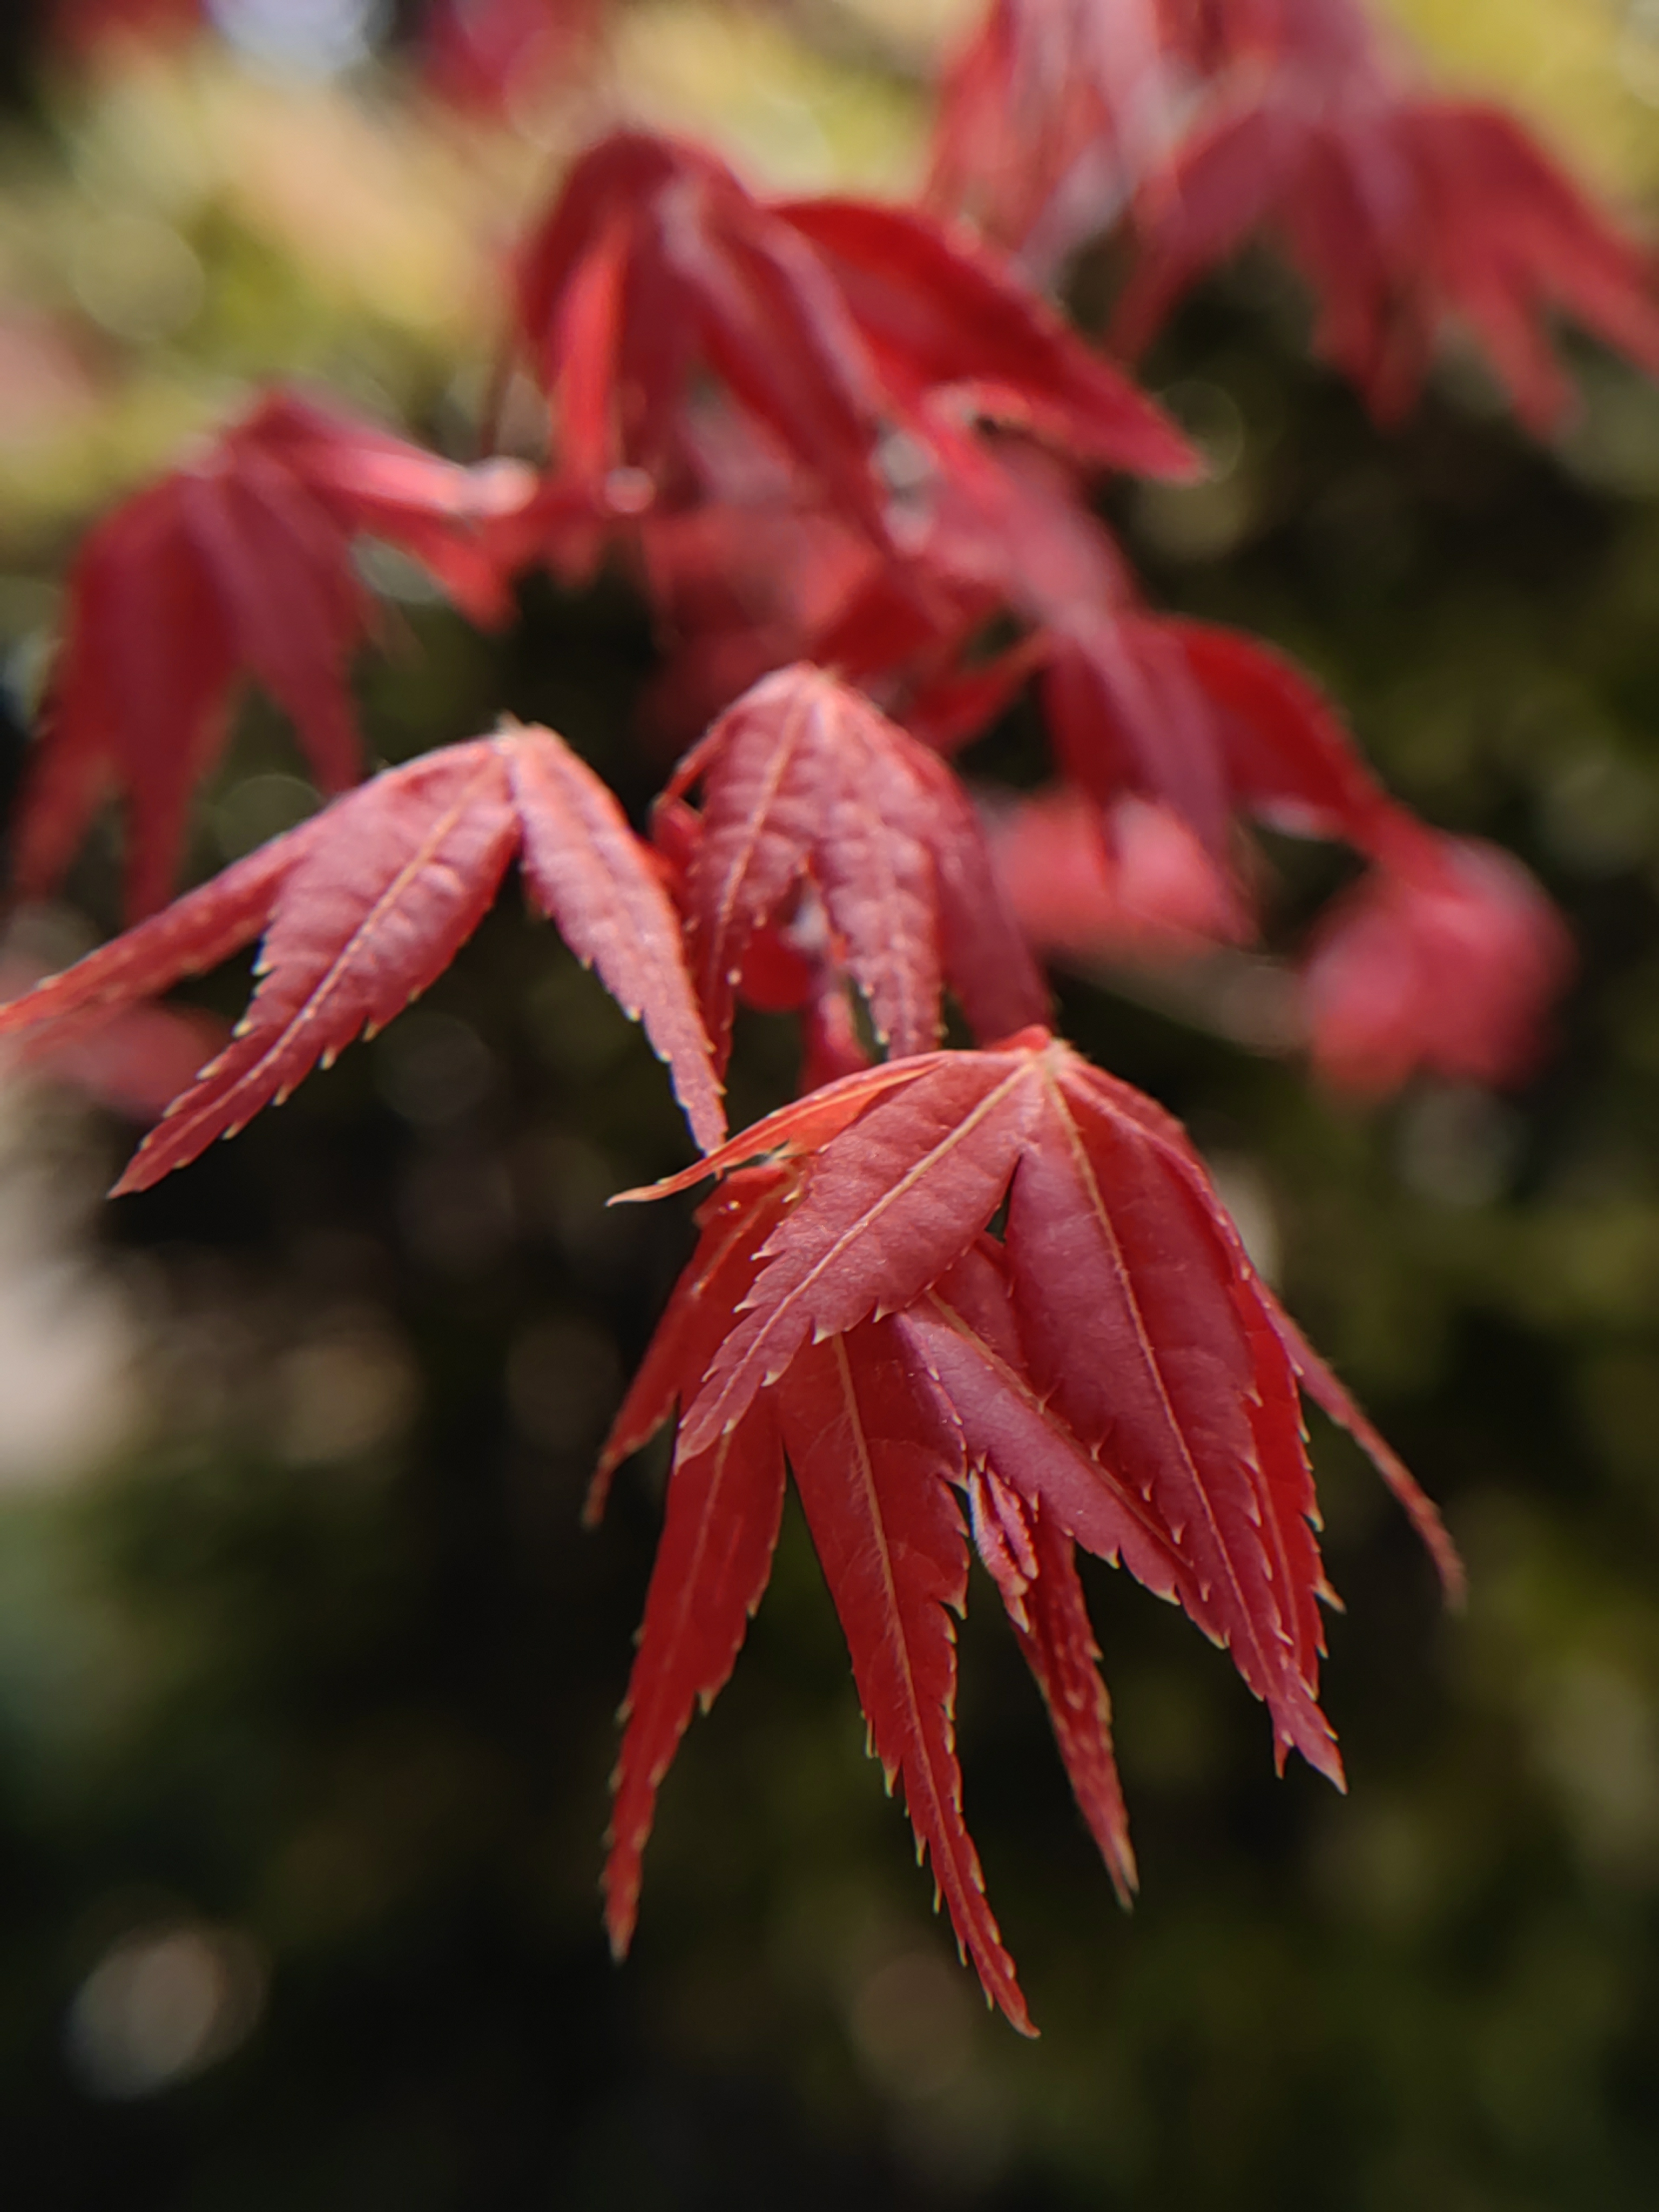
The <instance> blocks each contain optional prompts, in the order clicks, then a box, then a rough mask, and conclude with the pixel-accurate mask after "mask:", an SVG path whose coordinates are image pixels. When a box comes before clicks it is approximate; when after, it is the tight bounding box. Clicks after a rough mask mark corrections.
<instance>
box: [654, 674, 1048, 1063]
mask: <svg viewBox="0 0 1659 2212" xmlns="http://www.w3.org/2000/svg"><path fill="white" fill-rule="evenodd" d="M699 782H701V783H702V786H703V787H704V799H703V806H702V834H701V840H700V842H698V844H697V847H696V852H695V854H693V857H692V859H691V861H690V868H689V871H688V873H687V877H686V890H685V896H686V902H687V908H688V913H689V918H690V929H689V936H690V957H691V962H692V967H693V972H694V973H695V975H696V979H697V988H698V994H699V996H700V997H701V999H702V1006H703V1013H704V1018H705V1020H706V1021H707V1023H708V1030H709V1033H710V1035H711V1036H714V1037H715V1038H716V1039H717V1040H719V1041H720V1042H721V1043H722V1044H723V1042H724V1040H725V1038H726V1036H727V1034H728V1033H729V1030H730V1025H731V1018H732V992H733V988H734V986H735V985H736V984H737V982H738V977H739V975H740V974H741V971H742V968H743V963H744V955H745V953H746V951H747V950H748V948H749V945H750V943H751V941H752V940H753V939H754V937H755V935H756V933H757V932H758V931H759V930H760V929H762V928H763V927H764V925H765V924H766V923H768V922H769V921H773V920H774V919H775V918H776V917H777V915H779V913H780V911H781V909H782V908H784V907H785V904H786V902H787V899H788V898H789V896H791V895H792V894H793V893H794V892H795V891H796V890H798V887H799V885H800V884H801V883H802V882H803V881H804V880H805V879H806V878H808V877H809V876H810V878H811V882H812V884H814V886H815V887H816V889H817V892H818V894H819V896H821V897H822V899H823V908H824V912H825V914H826V915H827V918H828V921H829V926H830V927H831V929H832V930H833V931H834V933H835V936H836V951H837V956H838V957H839V959H840V960H841V961H842V962H843V963H844V964H845V967H846V970H847V972H848V975H851V977H852V978H853V980H854V982H856V983H857V984H858V986H859V987H860V990H861V991H862V992H863V994H864V995H865V998H866V1001H867V1003H868V1005H869V1008H870V1015H871V1019H872V1023H873V1024H874V1026H875V1030H876V1034H877V1036H878V1037H879V1038H880V1039H881V1040H882V1041H883V1042H884V1043H886V1044H888V1045H889V1046H890V1048H891V1049H892V1051H893V1052H894V1054H896V1056H900V1057H903V1056H905V1055H908V1054H912V1053H916V1052H921V1051H925V1050H927V1048H930V1047H931V1046H932V1045H933V1044H934V1043H936V1042H937V1041H938V1038H939V1026H940V1018H941V1006H940V987H941V983H942V982H944V981H948V982H949V983H950V984H951V986H952V987H953V988H954V989H955V990H956V992H957V996H958V997H959V998H960V999H961V1000H962V1002H963V1007H964V1010H965V1011H966V1012H967V1013H968V1016H969V1020H970V1022H971V1023H972V1024H973V1025H974V1027H975V1031H976V1032H977V1033H978V1034H979V1035H980V1036H982V1037H985V1038H986V1039H987V1041H988V1040H990V1039H994V1038H995V1037H998V1036H1006V1035H1007V1034H1009V1033H1010V1032H1011V1031H1012V1030H1015V1029H1018V1028H1020V1027H1022V1026H1024V1024H1025V1023H1027V1022H1028V1021H1030V1020H1032V1019H1035V1018H1039V1017H1040V1016H1041V1015H1042V1013H1043V1012H1044V1011H1045V1009H1046V1003H1047V994H1046V993H1045V992H1044V990H1043V987H1042V981H1041V979H1040V978H1039V976H1038V975H1037V974H1036V969H1035V968H1034V967H1033V966H1032V964H1031V961H1030V955H1029V954H1028V953H1027V951H1026V950H1025V948H1024V943H1023V942H1022V940H1021V939H1020V936H1019V933H1018V929H1017V928H1016V927H1015V926H1014V923H1013V920H1012V915H1011V914H1010V912H1009V910H1008V908H1007V907H1006V902H1005V901H1004V898H1003V896H1002V892H1001V890H1000V885H999V884H998V882H997V878H996V874H995V870H994V866H993V865H992V862H991V859H990V855H989V853H988V851H987V847H986V844H985V841H984V837H983V835H982V833H981V829H980V827H979V823H978V821H977V819H976V817H975V814H974V811H973V809H972V807H971V806H970V805H969V802H968V800H967V799H966V796H965V794H964V793H963V792H962V791H961V789H960V787H959V786H958V785H957V781H956V779H955V777H954V776H953V775H951V771H950V769H948V768H947V767H946V766H945V763H943V762H942V761H940V760H939V758H938V757H936V756H935V755H933V754H931V753H929V752H928V751H927V750H926V748H925V747H923V746H921V745H920V744H918V743H917V742H916V740H915V738H911V737H909V736H908V734H907V733H906V732H904V731H902V730H901V729H899V728H898V727H897V726H896V725H895V724H893V723H892V722H890V721H889V720H887V719H886V718H885V716H884V715H882V714H879V713H878V712H877V710H876V708H874V707H872V705H871V704H870V702H869V701H868V700H866V699H864V698H861V697H860V696H859V695H858V694H857V693H856V692H854V691H852V690H848V687H847V686H846V685H844V684H840V683H837V682H836V680H835V678H832V677H829V676H828V675H826V674H824V673H823V671H821V670H818V669H816V668H811V667H805V666H798V667H793V668H787V669H783V670H781V671H778V672H777V673H776V674H775V675H772V676H769V677H767V678H764V679H763V681H762V682H761V683H760V684H757V685H756V686H755V688H754V689H753V690H750V691H749V692H747V693H746V694H745V695H744V697H743V698H742V699H740V700H738V702H737V703H736V705H735V706H733V707H732V708H729V709H728V710H727V712H726V714H724V715H722V716H721V718H720V720H719V721H718V722H716V723H715V725H714V728H713V729H712V730H711V731H710V732H709V733H708V737H707V738H704V739H703V741H702V744H699V745H698V746H697V747H696V749H695V750H693V751H692V752H691V753H690V755H688V757H686V759H685V760H684V762H683V763H682V764H681V766H680V769H679V770H678V773H677V775H676V776H675V778H674V781H673V782H672V783H671V785H670V787H669V792H668V798H669V800H670V801H671V802H672V801H674V800H677V799H679V798H680V796H681V795H682V794H683V793H685V792H686V791H688V790H690V788H692V787H694V786H695V785H696V784H697V783H699Z"/></svg>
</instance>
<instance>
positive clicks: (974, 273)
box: [778, 199, 1201, 478]
mask: <svg viewBox="0 0 1659 2212" xmlns="http://www.w3.org/2000/svg"><path fill="white" fill-rule="evenodd" d="M778 212H779V213H780V214H781V215H782V216H784V217H785V219H786V220H787V222H790V223H791V224H793V227H794V228H795V229H796V230H798V231H799V233H800V234H801V235H802V236H803V237H805V238H806V239H808V240H810V241H811V244H812V246H814V247H815V248H816V249H817V252H818V254H819V255H820V256H821V257H822V258H823V262H824V264H825V265H826V266H827V267H828V269H829V271H830V273H831V275H832V276H834V278H835V281H836V285H837V287H838V288H839V289H840V291H841V294H842V297H843V299H844V300H845V301H846V302H847V306H848V310H849V312H850V313H851V314H852V317H853V319H854V322H855V323H856V324H857V325H858V328H859V331H860V333H861V335H862V336H863V337H864V339H865V342H866V344H867V345H868V346H869V348H870V349H871V352H872V355H873V356H874V359H875V362H876V364H877V368H878V374H879V375H880V379H881V384H882V388H883V390H884V392H886V393H887V394H888V396H889V397H890V399H892V400H894V401H896V403H897V404H899V405H900V406H901V407H902V409H903V410H904V412H905V414H906V416H907V417H914V416H915V415H916V412H917V410H918V409H919V408H921V404H922V403H923V402H925V401H926V399H927V398H928V396H929V395H930V394H931V393H933V392H935V391H938V390H939V389H941V388H950V389H951V390H952V391H954V392H957V393H958V394H960V395H962V396H963V397H965V398H971V400H972V402H973V404H974V405H975V408H976V409H977V410H978V411H979V412H980V413H981V414H982V415H984V416H989V417H992V418H994V420H996V421H999V422H1006V423H1008V424H1010V425H1012V426H1013V427H1017V428H1021V429H1026V430H1030V431H1032V432H1034V433H1035V434H1036V435H1038V436H1041V437H1045V438H1048V439H1050V440H1052V441H1054V443H1055V444H1056V445H1057V446H1059V447H1061V448H1062V449H1063V450H1064V451H1065V452H1066V453H1070V454H1072V455H1073V457H1074V458H1075V459H1079V460H1083V461H1090V462H1093V463H1096V464H1097V465H1099V466H1101V467H1103V468H1114V469H1121V470H1126V471H1130V472H1132V473H1133V474H1135V475H1137V476H1152V477H1176V478H1180V477H1192V476H1194V475H1197V474H1199V473H1200V471H1201V464H1200V460H1199V459H1198V456H1197V455H1196V453H1194V451H1193V449H1192V447H1190V446H1189V445H1188V442H1187V441H1186V439H1185V438H1184V437H1183V436H1182V435H1181V433H1180V432H1179V431H1178V430H1177V429H1176V427H1175V425H1174V424H1173V423H1172V422H1170V418H1169V417H1168V416H1166V415H1165V414H1164V412H1163V411H1162V410H1161V409H1159V408H1158V407H1156V406H1154V405H1153V404H1152V401H1151V400H1150V399H1148V398H1146V395H1145V394H1144V393H1142V392H1139V391H1137V389H1136V388H1135V386H1133V384H1132V383H1131V382H1130V381H1129V380H1128V378H1127V376H1125V375H1124V374H1122V372H1121V370H1119V369H1117V368H1114V367H1113V366H1112V365H1111V363H1109V362H1106V361H1103V360H1102V359H1101V358H1100V357H1099V356H1097V355H1096V354H1093V353H1091V351H1090V350H1089V349H1088V348H1087V347H1086V346H1085V345H1084V343H1082V341H1081V340H1080V339H1079V337H1078V336H1077V333H1076V332H1075V331H1073V329H1072V328H1071V327H1070V325H1067V324H1066V323H1064V322H1062V321H1061V319H1060V317H1059V316H1058V315H1057V314H1055V313H1054V311H1053V310H1052V309H1051V308H1050V307H1048V303H1047V302H1046V301H1044V300H1043V299H1042V297H1041V295H1039V294H1037V293H1036V291H1034V290H1033V289H1031V287H1030V284H1029V283H1027V282H1026V281H1025V279H1024V277H1023V276H1020V275H1019V274H1018V272H1017V271H1016V270H1015V269H1014V268H1013V267H1012V264H1010V263H1009V262H1008V260H1007V259H1006V257H1005V256H1003V255H1002V254H1000V253H999V252H996V251H995V250H994V248H992V247H990V246H987V245H985V244H983V243H982V242H979V241H976V240H975V239H974V238H973V237H972V235H971V234H969V233H968V232H966V231H965V230H962V229H959V228H957V229H952V228H946V227H945V225H944V224H942V223H939V222H936V221H935V220H933V219H932V218H930V217H929V216H926V215H923V214H921V213H920V212H918V211H917V210H914V209H909V208H899V207H887V206H883V205H881V204H878V203H877V202H874V201H870V200H853V199H812V200H793V201H788V202H786V203H785V204H783V205H782V206H781V207H780V209H779V210H778Z"/></svg>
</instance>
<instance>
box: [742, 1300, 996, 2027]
mask: <svg viewBox="0 0 1659 2212" xmlns="http://www.w3.org/2000/svg"><path fill="white" fill-rule="evenodd" d="M763 1402H764V1401H763ZM777 1409H778V1419H779V1421H780V1423H781V1427H782V1430H783V1438H784V1444H785V1447H786V1449H787V1452H788V1454H789V1463H790V1465H791V1467H792V1468H793V1470H794V1474H795V1480H796V1482H797V1484H798V1485H799V1490H800V1494H801V1503H802V1504H803V1505H804V1506H805V1509H806V1520H807V1526H808V1527H809V1528H811V1532H812V1541H813V1544H814V1546H815V1547H816V1548H817V1554H818V1558H819V1559H820V1560H821V1562H822V1563H823V1572H824V1578H825V1580H826V1581H827V1582H828V1583H829V1594H830V1595H831V1597H832V1598H833V1599H834V1600H835V1604H836V1612H837V1613H838V1614H839V1615H840V1617H841V1624H842V1630H843V1632H845V1634H846V1638H847V1645H848V1651H849V1652H850V1653H851V1655H852V1660H853V1674H854V1680H855V1681H856V1682H857V1684H858V1692H859V1701H860V1704H861V1705H862V1706H863V1707H864V1712H865V1717H866V1720H867V1722H868V1723H869V1727H870V1740H871V1743H872V1747H873V1748H874V1750H875V1753H876V1755H877V1757H878V1759H880V1760H881V1763H882V1766H883V1768H884V1771H885V1772H886V1775H887V1778H888V1783H889V1785H891V1784H892V1783H893V1782H894V1781H895V1780H897V1781H898V1782H899V1784H900V1785H901V1786H902V1790H903V1791H904V1801H905V1806H906V1809H907V1810H908V1813H909V1815H910V1824H911V1826H912V1827H913V1828H914V1829H915V1835H916V1842H917V1845H918V1848H919V1849H920V1850H924V1851H925V1852H926V1853H927V1858H928V1861H929V1863H930V1864H931V1867H932V1869H933V1881H934V1885H935V1888H936V1890H937V1891H938V1893H939V1894H941V1895H942V1896H943V1897H944V1899H945V1904H946V1905H947V1907H948V1909H949V1911H950V1914H951V1924H952V1926H953V1927H954V1928H955V1929H956V1933H957V1942H958V1944H959V1945H960V1946H961V1947H962V1949H963V1952H964V1954H966V1955H967V1956H968V1957H969V1958H970V1959H971V1960H973V1963H974V1966H975V1968H976V1970H977V1972H978V1974H979V1978H980V1981H981V1984H982V1986H983V1987H984V1990H985V1993H986V1995H987V1997H989V1998H991V1999H993V2000H994V2002H996V2003H997V2004H999V2005H1000V2006H1001V2008H1002V2009H1003V2011H1004V2013H1006V2015H1007V2017H1008V2018H1009V2020H1010V2021H1012V2023H1013V2025H1014V2026H1015V2027H1018V2028H1019V2029H1021V2030H1022V2031H1023V2032H1024V2033H1027V2034H1029V2033H1032V2029H1031V2023H1030V2016H1029V2015H1028V2014H1027V2012H1026V2009H1025V2001H1024V1997H1023V1996H1021V1994H1020V1990H1019V1984H1018V1981H1017V1980H1016V1978H1015V1974H1014V1966H1013V1961H1012V1959H1010V1957H1009V1956H1008V1954H1007V1952H1006V1950H1005V1949H1004V1948H1003V1943H1002V1938H1001V1935H1000V1931H999V1929H998V1927H997V1923H996V1922H995V1920H994V1918H993V1917H992V1914H991V1909H990V1906H989V1905H988V1904H987V1900H986V1896H985V1882H984V1877H983V1875H982V1874H981V1870H980V1863H979V1857H978V1854H977V1852H976V1851H975V1849H974V1845H973V1842H972V1840H971V1838H969V1834H968V1831H967V1828H966V1826H965V1825H964V1823H963V1816H962V1778H961V1774H960V1771H959V1769H958V1767H957V1753H956V1726H955V1721H956V1691H957V1653H956V1630H955V1626H954V1624H953V1622H952V1621H951V1617H950V1616H951V1613H952V1612H956V1613H960V1612H961V1611H962V1608H963V1604H964V1602H965V1601H966V1598H967V1591H968V1547H967V1542H966V1540H965V1537H964V1534H963V1525H962V1512H961V1508H960V1505H959V1504H958V1502H957V1497H956V1493H955V1492H954V1491H953V1489H952V1488H951V1477H952V1475H953V1474H954V1473H955V1472H956V1470H955V1469H954V1468H953V1467H952V1465H951V1461H950V1458H949V1456H948V1455H945V1454H943V1453H941V1451H940V1450H939V1444H938V1441H937V1437H936V1433H935V1431H934V1428H933V1424H932V1423H930V1422H929V1421H928V1420H927V1417H926V1413H925V1412H924V1410H923V1409H922V1408H921V1407H919V1406H918V1405H917V1403H916V1401H915V1394H914V1391H913V1389H912V1386H911V1383H910V1379H909V1376H908V1373H907V1367H906V1362H905V1360H904V1358H903V1355H902V1347H901V1346H899V1345H898V1343H897V1342H896V1340H895V1339H894V1337H893V1335H892V1333H891V1331H890V1329H889V1328H884V1327H883V1325H882V1324H881V1323H879V1322H873V1323H866V1324H865V1325H864V1326H863V1327H862V1328H856V1329H854V1330H853V1331H852V1332H851V1333H850V1334H846V1335H841V1334H837V1335H833V1336H830V1337H829V1338H828V1339H827V1340H825V1341H823V1342H822V1343H818V1344H814V1345H811V1346H807V1347H805V1349H803V1350H802V1351H801V1352H799V1355H798V1356H797V1357H796V1358H795V1359H794V1360H793V1363H792V1364H791V1367H790V1370H789V1378H788V1383H787V1388H786V1389H783V1390H782V1391H781V1392H780V1393H779V1395H778V1398H777ZM753 1418H754V1415H753V1413H750V1414H748V1415H745V1417H744V1419H745V1420H750V1419H753ZM740 1432H741V1431H738V1433H740ZM715 1449H718V1447H715Z"/></svg>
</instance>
